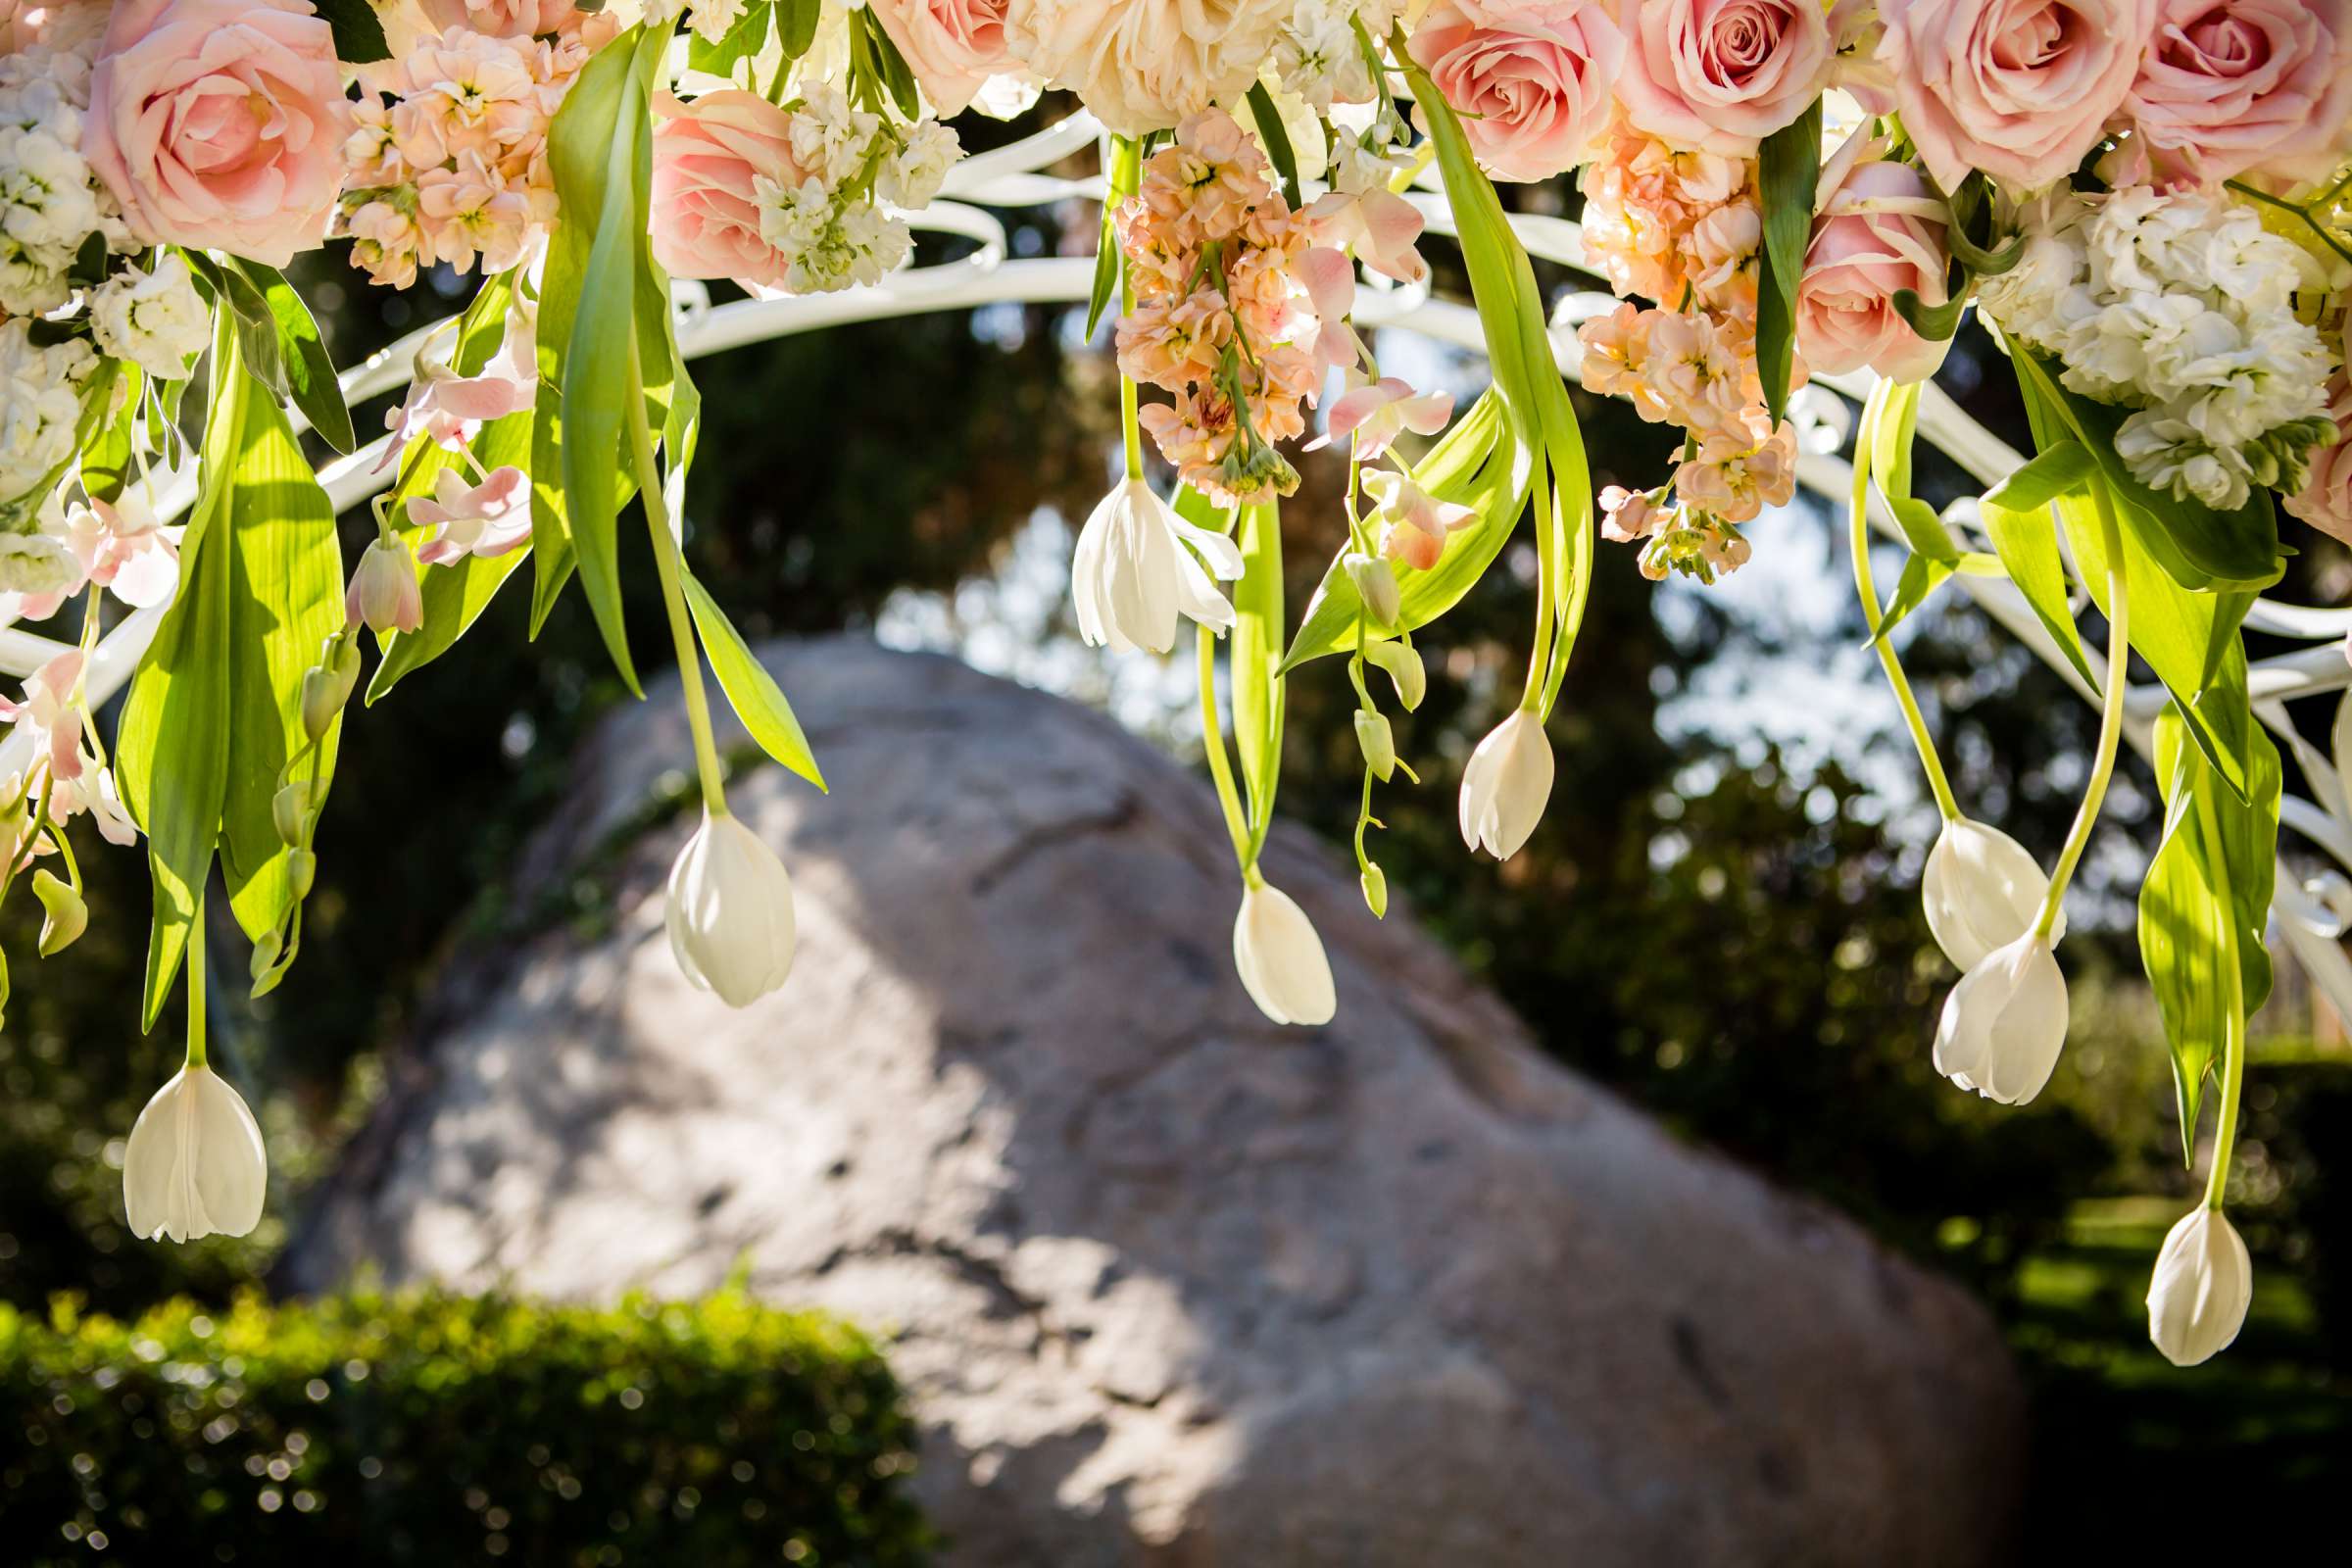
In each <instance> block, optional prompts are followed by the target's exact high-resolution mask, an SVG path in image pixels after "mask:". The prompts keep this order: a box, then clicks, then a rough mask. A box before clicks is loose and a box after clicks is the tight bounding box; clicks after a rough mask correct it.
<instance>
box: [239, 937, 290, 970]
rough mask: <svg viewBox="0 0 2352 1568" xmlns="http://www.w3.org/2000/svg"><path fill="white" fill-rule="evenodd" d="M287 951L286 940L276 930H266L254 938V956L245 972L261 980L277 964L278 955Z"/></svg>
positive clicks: (247, 964)
mask: <svg viewBox="0 0 2352 1568" xmlns="http://www.w3.org/2000/svg"><path fill="white" fill-rule="evenodd" d="M284 951H285V941H284V939H283V938H281V937H280V936H279V935H278V934H277V933H276V932H275V931H265V932H263V933H262V934H261V935H260V936H258V937H255V938H254V939H253V957H252V958H251V959H250V960H249V961H248V962H247V963H246V965H245V972H246V973H247V974H249V975H251V976H252V977H253V978H254V979H256V980H259V979H261V978H262V976H264V975H266V974H268V973H269V972H270V970H271V969H273V968H275V967H276V966H277V956H278V955H279V954H280V953H282V952H284Z"/></svg>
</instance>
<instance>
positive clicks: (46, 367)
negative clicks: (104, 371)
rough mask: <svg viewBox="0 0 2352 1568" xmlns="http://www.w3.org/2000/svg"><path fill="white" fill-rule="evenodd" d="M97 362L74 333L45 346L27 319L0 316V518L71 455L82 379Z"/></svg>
mask: <svg viewBox="0 0 2352 1568" xmlns="http://www.w3.org/2000/svg"><path fill="white" fill-rule="evenodd" d="M97 364H98V356H97V355H95V354H93V353H92V352H91V351H90V346H89V345H88V344H87V343H84V342H82V341H81V340H80V339H79V338H67V339H66V340H64V341H63V342H59V343H51V344H48V345H45V346H44V345H41V344H38V343H35V342H34V341H33V339H32V323H31V322H29V321H26V320H25V319H22V318H18V319H10V320H6V321H0V524H5V522H6V520H7V517H8V515H10V513H11V512H12V511H13V510H14V504H15V503H17V502H18V501H20V499H21V498H22V497H24V496H25V495H26V494H27V493H28V492H30V491H32V490H33V489H35V488H36V487H38V486H40V485H41V483H42V482H43V481H44V480H46V479H47V478H48V477H49V476H50V474H52V473H53V472H55V471H56V470H57V469H58V468H59V467H60V466H63V465H64V464H65V462H66V460H67V459H69V458H71V457H72V456H73V450H74V445H75V440H74V438H75V428H74V427H75V425H76V424H77V423H78V422H79V421H80V418H81V388H82V383H83V382H84V381H86V380H87V379H88V378H89V374H90V371H91V370H92V369H94V368H96V367H97Z"/></svg>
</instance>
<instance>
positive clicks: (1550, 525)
mask: <svg viewBox="0 0 2352 1568" xmlns="http://www.w3.org/2000/svg"><path fill="white" fill-rule="evenodd" d="M1550 479H1551V476H1550V473H1549V472H1548V471H1547V469H1546V467H1545V465H1544V451H1543V449H1542V448H1541V447H1538V448H1537V449H1536V475H1535V488H1534V489H1533V490H1532V491H1530V492H1529V499H1530V500H1531V501H1532V502H1533V504H1534V506H1535V510H1536V635H1535V642H1534V645H1533V646H1532V647H1530V648H1529V649H1528V651H1527V689H1526V690H1525V691H1524V692H1522V693H1520V695H1519V707H1520V708H1521V709H1522V710H1523V711H1527V712H1530V713H1533V714H1535V715H1536V716H1537V717H1538V718H1539V719H1541V718H1542V717H1543V716H1544V688H1545V685H1546V683H1547V681H1548V679H1549V677H1550V675H1551V630H1552V626H1553V625H1554V623H1555V622H1556V621H1557V619H1558V614H1559V612H1558V610H1557V609H1556V608H1555V607H1554V606H1553V604H1552V598H1553V595H1554V594H1555V592H1556V591H1557V590H1556V586H1555V583H1554V579H1555V578H1556V577H1558V575H1559V571H1560V563H1559V551H1558V549H1557V548H1556V545H1557V541H1556V540H1555V538H1554V537H1553V535H1554V533H1555V531H1556V530H1555V520H1556V519H1555V517H1554V515H1553V508H1554V506H1555V505H1556V503H1557V498H1556V497H1555V496H1554V495H1553V494H1552V490H1551V483H1550Z"/></svg>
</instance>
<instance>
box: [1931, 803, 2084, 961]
mask: <svg viewBox="0 0 2352 1568" xmlns="http://www.w3.org/2000/svg"><path fill="white" fill-rule="evenodd" d="M2049 890H2050V879H2049V878H2048V877H2046V876H2044V875H2043V874H2042V870H2041V866H2040V864H2039V863H2038V862H2037V861H2035V860H2034V857H2033V856H2032V855H2030V854H2028V853H2027V851H2026V847H2025V846H2024V845H2022V844H2020V843H2018V842H2017V840H2015V839H2013V838H2011V837H2010V836H2009V835H2008V834H2006V833H2004V832H2002V831H2001V830H2000V829H1999V828H1997V827H1990V826H1987V825H1986V824H1985V823H1983V822H1974V821H1971V820H1969V819H1968V818H1967V817H1960V818H1958V819H1956V820H1953V821H1949V822H1946V823H1944V824H1943V831H1942V833H1940V834H1938V835H1937V836H1936V847H1935V848H1934V849H1933V850H1931V851H1929V852H1928V869H1927V874H1926V875H1925V876H1924V877H1922V878H1921V879H1920V896H1921V901H1922V902H1923V903H1924V904H1925V905H1926V906H1927V910H1928V929H1929V930H1930V931H1932V932H1934V933H1935V936H1936V946H1938V947H1940V948H1942V949H1943V955H1944V956H1945V957H1947V958H1949V959H1951V960H1952V962H1953V964H1954V965H1955V966H1956V967H1958V968H1959V969H1960V970H1961V971H1962V972H1963V973H1966V972H1967V971H1968V970H1970V969H1973V968H1975V967H1976V966H1977V965H1978V963H1979V962H1981V961H1982V960H1983V959H1984V957H1985V955H1986V954H1987V953H1990V952H1991V951H1992V950H1993V949H1995V948H2000V947H2006V946H2008V945H2009V944H2010V943H2012V942H2015V941H2016V940H2017V939H2018V938H2019V937H2021V936H2023V935H2025V933H2026V928H2027V927H2028V926H2030V925H2032V924H2033V923H2034V917H2035V916H2036V915H2037V914H2039V913H2040V912H2041V901H2042V899H2043V898H2044V897H2045V896H2046V895H2047V894H2048V893H2049ZM2065 935H2066V916H2065V914H2064V913H2063V912H2061V913H2060V915H2059V917H2058V919H2057V921H2056V923H2054V924H2053V925H2052V926H2051V928H2050V940H2051V941H2052V942H2055V941H2057V940H2058V939H2059V938H2060V937H2063V936H2065Z"/></svg>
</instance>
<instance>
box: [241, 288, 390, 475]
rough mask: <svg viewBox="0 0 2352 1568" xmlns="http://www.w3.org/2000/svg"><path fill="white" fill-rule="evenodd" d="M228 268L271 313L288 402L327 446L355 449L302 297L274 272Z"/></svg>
mask: <svg viewBox="0 0 2352 1568" xmlns="http://www.w3.org/2000/svg"><path fill="white" fill-rule="evenodd" d="M228 265H229V266H230V267H231V268H233V269H235V270H237V271H239V272H242V273H243V274H244V275H245V278H246V280H247V281H248V282H250V283H252V285H253V286H254V288H255V289H256V290H258V291H259V293H260V295H261V299H262V304H263V305H264V307H265V308H266V309H267V310H268V311H269V313H270V324H271V326H272V327H273V328H274V330H275V336H276V346H275V353H276V362H277V365H278V368H279V374H280V376H281V377H282V379H283V380H284V382H285V388H286V394H287V396H289V397H291V398H292V399H293V400H294V406H295V407H296V408H298V409H300V410H301V411H302V414H303V417H304V418H306V419H308V420H310V421H311V428H312V429H314V430H316V431H318V432H319V436H320V437H321V438H322V439H324V441H325V442H326V444H327V445H328V446H330V447H333V448H334V449H335V450H336V451H337V452H350V451H351V450H352V449H353V448H355V447H356V446H358V445H359V442H358V440H357V438H356V437H355V436H354V435H353V433H352V428H351V409H350V407H349V406H348V405H346V404H345V403H344V401H343V388H342V387H341V385H340V384H338V383H337V381H336V379H335V362H334V359H333V357H332V356H330V355H329V354H328V353H327V352H326V340H325V339H324V338H323V337H321V336H319V323H318V322H317V321H316V320H314V319H312V318H311V308H310V307H309V306H307V305H305V304H304V303H303V302H302V296H301V295H300V294H297V293H296V292H294V285H293V284H291V283H288V282H287V281H286V279H285V277H284V275H283V274H282V273H280V272H279V271H278V270H277V269H276V268H274V267H264V266H263V265H262V264H261V263H259V262H248V261H241V260H235V259H232V260H231V261H230V262H229V264H228Z"/></svg>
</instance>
